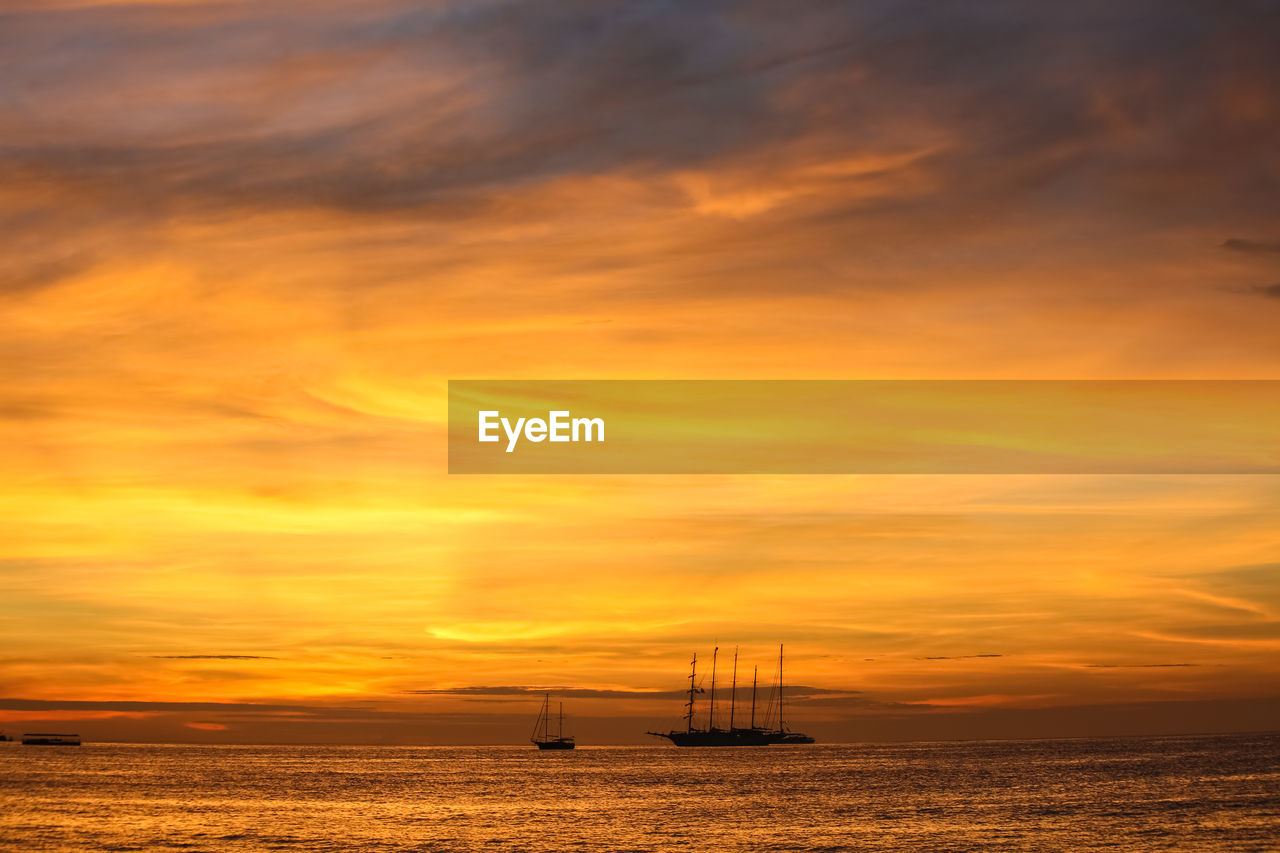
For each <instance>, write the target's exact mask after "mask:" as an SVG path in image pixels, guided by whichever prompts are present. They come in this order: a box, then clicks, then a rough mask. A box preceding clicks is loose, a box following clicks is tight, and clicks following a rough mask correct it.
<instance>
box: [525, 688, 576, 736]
mask: <svg viewBox="0 0 1280 853" xmlns="http://www.w3.org/2000/svg"><path fill="white" fill-rule="evenodd" d="M529 740H530V741H531V742H532V743H535V744H537V745H538V749H573V747H574V743H573V735H570V736H569V737H565V735H564V703H563V702H561V703H560V724H559V726H558V727H557V731H556V736H555V737H552V736H551V694H550V693H548V694H547V696H546V698H545V699H543V700H542V710H541V711H540V712H539V713H538V722H537V723H535V724H534V726H533V735H532V736H530V738H529Z"/></svg>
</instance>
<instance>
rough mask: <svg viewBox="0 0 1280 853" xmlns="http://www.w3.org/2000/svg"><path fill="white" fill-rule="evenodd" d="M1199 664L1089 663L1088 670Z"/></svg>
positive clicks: (1192, 664) (1160, 667)
mask: <svg viewBox="0 0 1280 853" xmlns="http://www.w3.org/2000/svg"><path fill="white" fill-rule="evenodd" d="M1199 665H1200V664H1198V663H1087V664H1085V668H1086V669H1164V668H1166V667H1174V668H1177V667H1187V666H1199Z"/></svg>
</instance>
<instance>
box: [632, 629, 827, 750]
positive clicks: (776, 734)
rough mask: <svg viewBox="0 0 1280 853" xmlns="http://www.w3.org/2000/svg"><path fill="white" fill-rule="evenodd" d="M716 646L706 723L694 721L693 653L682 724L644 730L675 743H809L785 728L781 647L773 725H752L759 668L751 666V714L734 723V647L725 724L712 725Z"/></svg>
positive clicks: (695, 680)
mask: <svg viewBox="0 0 1280 853" xmlns="http://www.w3.org/2000/svg"><path fill="white" fill-rule="evenodd" d="M719 654H720V647H719V646H716V647H715V650H714V651H713V652H712V653H711V693H710V695H709V697H708V699H709V702H708V705H709V708H708V711H707V724H706V726H705V727H702V728H699V727H697V726H696V725H695V724H694V719H695V703H696V701H697V696H698V694H699V693H702V692H703V690H702V688H701V687H699V686H698V654H697V652H694V654H693V660H692V661H690V662H689V699H688V701H687V702H685V713H684V719H685V727H684V728H683V729H672V730H671V731H669V732H652V731H651V732H646V733H645V734H650V735H653V736H654V737H661V738H666V739H667V740H669V741H671V742H672V743H674V744H675V745H676V746H768V745H769V744H774V743H813V738H812V737H810V736H809V735H807V734H804V733H803V732H793V731H791V730H790V729H788V728H787V724H786V721H785V717H784V714H783V696H782V694H783V690H782V646H781V645H779V646H778V675H777V680H776V682H775V683H774V686H773V689H772V693H771V697H770V706H773V705H774V704H775V703H776V706H777V726H776V727H770V726H768V725H756V691H757V675H758V673H759V667H754V668H753V669H752V674H751V715H750V718H749V721H748V724H747V725H746V726H738V725H737V720H736V716H735V715H736V711H737V699H738V650H737V649H734V651H733V681H732V686H731V687H730V690H729V727H728V728H721V727H720V726H718V725H716V723H717V720H716V658H717V657H718V656H719Z"/></svg>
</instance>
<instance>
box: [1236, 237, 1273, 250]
mask: <svg viewBox="0 0 1280 853" xmlns="http://www.w3.org/2000/svg"><path fill="white" fill-rule="evenodd" d="M1222 248H1224V249H1231V250H1232V251H1234V252H1280V240H1247V239H1245V238H1243V237H1230V238H1228V239H1226V240H1223V241H1222Z"/></svg>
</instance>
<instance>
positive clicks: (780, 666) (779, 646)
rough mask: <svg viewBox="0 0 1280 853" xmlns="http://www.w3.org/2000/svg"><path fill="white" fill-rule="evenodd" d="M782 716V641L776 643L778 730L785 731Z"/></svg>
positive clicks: (785, 727)
mask: <svg viewBox="0 0 1280 853" xmlns="http://www.w3.org/2000/svg"><path fill="white" fill-rule="evenodd" d="M782 720H783V717H782V643H778V731H780V732H782V731H786V730H787V726H786V723H784V722H783V721H782Z"/></svg>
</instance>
